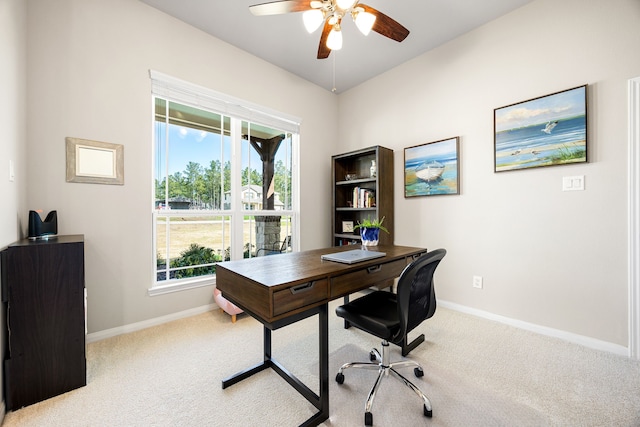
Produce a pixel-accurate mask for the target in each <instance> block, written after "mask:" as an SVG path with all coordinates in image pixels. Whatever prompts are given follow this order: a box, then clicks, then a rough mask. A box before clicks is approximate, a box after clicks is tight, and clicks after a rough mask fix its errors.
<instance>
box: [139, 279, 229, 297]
mask: <svg viewBox="0 0 640 427" xmlns="http://www.w3.org/2000/svg"><path fill="white" fill-rule="evenodd" d="M215 284H216V277H215V276H210V277H205V278H201V279H184V280H174V281H172V282H171V283H168V284H164V285H157V286H154V287H152V288H149V289H148V294H149V296H151V297H154V296H157V295H165V294H170V293H173V292H180V291H186V290H189V289H195V288H202V287H204V286H212V285H215Z"/></svg>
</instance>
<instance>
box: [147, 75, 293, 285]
mask: <svg viewBox="0 0 640 427" xmlns="http://www.w3.org/2000/svg"><path fill="white" fill-rule="evenodd" d="M151 74H152V88H153V113H154V114H153V115H154V120H153V129H154V132H153V133H154V137H153V145H154V150H153V162H154V166H153V170H154V172H153V173H154V176H153V181H154V185H153V200H154V203H153V211H152V212H153V213H152V218H153V238H154V242H153V243H154V244H153V247H154V253H155V265H154V278H153V284H152V287H151V289H150V290H149V293H150V294H151V295H154V294H160V293H167V292H173V291H176V290H181V289H185V288H192V287H196V286H205V285H210V284H213V283H215V269H216V264H217V263H218V262H221V261H226V260H231V259H241V258H243V257H244V258H247V257H254V256H264V255H270V254H273V253H279V252H280V251H281V250H286V251H289V250H293V247H294V246H296V244H295V242H296V237H297V235H298V231H297V229H298V218H299V208H298V203H299V202H298V195H297V191H298V184H297V177H298V170H297V164H298V161H297V157H298V156H297V153H298V150H297V148H298V147H297V146H298V141H299V138H298V134H297V132H293V131H292V129H291V128H292V127H293V130H297V125H296V126H291V123H290V121H289V120H280V121H278V120H277V117H276V119H274V117H273V114H272V112H268V113H264V115H263V116H261V115H260V114H257V115H256V114H255V112H254V111H252V114H251V116H252V117H254V116H256V118H254V119H253V120H246V119H245V117H243V114H242V112H241V113H240V114H237V116H234V115H233V114H232V113H229V112H228V111H227V112H226V113H225V111H221V110H225V109H226V106H225V102H224V101H225V97H226V95H221V94H218V93H215V92H211V91H209V90H207V89H205V88H201V87H197V86H194V85H190V84H188V83H186V82H182V81H179V80H176V79H172V78H170V77H168V76H164V75H162V74H160V73H155V72H152V73H151ZM154 77H155V79H154ZM175 86H177V87H178V88H179V89H181V92H182V93H181V94H180V96H178V97H175V96H172V95H173V94H174V93H176V92H178V91H176V88H175ZM188 91H190V92H192V94H191V95H192V96H191V97H189V96H185V94H184V92H188ZM196 95H197V96H196ZM207 97H210V98H212V99H210V102H209V103H208V105H206V104H207V103H206V102H204V104H205V105H203V98H204V99H205V100H206V99H207ZM175 98H177V99H175ZM221 98H222V100H221ZM227 99H228V97H227ZM190 101H191V102H190ZM213 101H215V102H213ZM227 102H228V103H229V104H232V105H233V106H234V107H236V109H237V104H236V103H238V100H236V99H231V101H227ZM214 107H218V108H217V110H216V109H214ZM249 108H250V109H255V108H256V107H255V106H253V105H252V106H249V107H248V109H249ZM227 109H228V108H227ZM260 118H262V119H264V122H267V124H262V123H259V122H257V120H259V119H260ZM278 125H280V126H278ZM283 128H284V129H283ZM276 211H277V213H276ZM283 242H287V243H286V245H283Z"/></svg>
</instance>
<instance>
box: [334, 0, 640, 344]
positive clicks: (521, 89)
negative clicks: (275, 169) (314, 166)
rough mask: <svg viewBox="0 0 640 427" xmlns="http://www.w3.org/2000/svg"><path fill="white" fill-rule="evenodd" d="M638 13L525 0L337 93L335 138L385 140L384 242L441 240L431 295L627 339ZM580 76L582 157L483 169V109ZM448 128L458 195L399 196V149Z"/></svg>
mask: <svg viewBox="0 0 640 427" xmlns="http://www.w3.org/2000/svg"><path fill="white" fill-rule="evenodd" d="M638 23H640V3H639V2H638V1H637V0H589V1H585V0H562V1H557V0H538V1H534V2H532V3H530V4H529V5H527V6H524V7H523V8H521V9H518V10H516V11H514V12H512V13H510V14H508V15H505V16H503V17H502V18H500V19H498V20H496V21H494V22H491V23H489V24H487V25H485V26H484V27H481V28H479V29H477V30H475V31H472V32H470V33H468V34H466V35H464V36H462V37H460V38H458V39H456V40H454V41H452V42H450V43H448V44H446V45H444V46H442V47H440V48H438V49H435V50H433V51H431V52H429V53H427V54H425V55H423V56H421V57H419V58H416V59H414V60H412V61H409V62H407V63H405V64H403V65H401V66H400V67H397V68H395V69H393V70H391V71H390V72H388V73H386V74H384V75H382V76H379V77H378V78H375V79H372V80H370V81H368V82H366V83H364V84H362V85H360V86H358V87H356V88H354V89H352V90H350V91H348V92H346V93H344V94H341V95H340V98H339V110H340V118H341V122H340V124H341V126H340V129H339V139H340V141H341V143H342V144H345V146H344V149H355V148H358V147H361V146H365V145H370V144H372V143H376V144H380V145H384V146H387V147H389V148H392V149H394V150H395V167H396V174H395V182H396V200H395V202H396V204H395V207H396V235H395V243H396V244H405V245H416V246H427V247H428V248H431V249H435V248H438V247H444V248H446V249H447V250H448V255H447V258H445V260H444V261H443V263H442V264H441V267H440V270H439V272H438V277H437V279H438V280H437V295H438V297H439V299H441V300H445V301H449V302H453V303H455V304H460V305H463V306H466V307H470V308H472V309H475V310H481V311H486V312H490V313H493V314H496V315H499V316H505V317H507V318H511V319H517V320H519V321H522V322H529V323H533V324H537V325H540V326H543V327H549V328H554V329H558V330H562V331H567V332H570V333H572V334H577V335H582V336H586V337H591V338H594V339H596V340H602V341H606V342H610V343H614V344H617V345H621V346H624V347H626V346H627V339H628V337H627V327H628V325H627V319H628V313H627V312H628V309H627V308H628V307H627V304H628V300H627V228H626V214H627V169H626V166H627V159H626V154H627V152H626V147H627V98H626V96H627V81H628V79H630V78H633V77H636V76H638V75H640V55H638V54H637V52H638V47H639V46H640V25H638ZM583 84H588V85H589V88H588V103H589V106H588V114H589V116H588V120H589V123H588V126H589V130H588V139H589V142H588V144H589V145H588V150H589V152H588V155H589V163H588V164H577V165H567V166H558V167H547V168H539V169H531V170H523V171H514V172H503V173H494V172H493V111H494V109H495V108H498V107H502V106H505V105H509V104H512V103H516V102H520V101H524V100H527V99H530V98H534V97H538V96H542V95H546V94H550V93H553V92H557V91H561V90H564V89H569V88H572V87H575V86H579V85H583ZM390 123H392V124H393V126H389V124H390ZM454 136H460V138H461V169H460V174H461V194H460V195H456V196H436V197H421V198H411V199H405V198H404V191H403V179H404V176H403V161H404V159H403V155H404V151H403V149H404V148H405V147H409V146H413V145H418V144H421V143H426V142H431V141H437V140H441V139H445V138H449V137H454ZM570 175H585V180H586V190H585V191H582V192H562V191H561V188H562V187H561V184H562V177H563V176H570ZM408 224H411V226H408ZM473 275H480V276H483V277H484V289H483V290H478V289H473V288H472V276H473Z"/></svg>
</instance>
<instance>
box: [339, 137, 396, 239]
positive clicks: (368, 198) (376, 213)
mask: <svg viewBox="0 0 640 427" xmlns="http://www.w3.org/2000/svg"><path fill="white" fill-rule="evenodd" d="M331 159H332V174H331V175H332V178H333V204H332V208H333V215H332V221H331V225H332V227H331V228H332V233H333V235H332V242H333V243H332V244H333V246H342V245H346V244H360V243H361V239H360V234H359V230H356V231H355V232H352V231H349V230H350V228H349V225H353V226H355V225H357V224H358V221H362V220H364V219H367V218H370V219H374V218H378V219H382V218H383V217H384V223H383V225H384V226H385V227H386V228H387V229H388V230H389V233H388V234H387V233H385V232H380V244H381V245H392V244H393V221H394V218H393V217H394V215H393V150H391V149H389V148H385V147H381V146H375V147H369V148H364V149H362V150H357V151H352V152H349V153H345V154H339V155H336V156H333V157H332V158H331ZM374 163H375V168H376V171H375V174H372V173H371V166H372V165H373V164H374Z"/></svg>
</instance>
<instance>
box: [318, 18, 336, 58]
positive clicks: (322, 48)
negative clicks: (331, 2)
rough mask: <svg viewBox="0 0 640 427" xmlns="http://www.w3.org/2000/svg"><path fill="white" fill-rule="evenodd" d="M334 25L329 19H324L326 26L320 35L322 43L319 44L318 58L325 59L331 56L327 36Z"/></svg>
mask: <svg viewBox="0 0 640 427" xmlns="http://www.w3.org/2000/svg"><path fill="white" fill-rule="evenodd" d="M332 28H333V25H331V24H329V20H328V19H327V20H326V21H324V27H322V34H321V35H320V44H319V45H318V59H325V58H328V57H329V54H330V53H331V49H329V48H328V47H327V38H328V37H329V33H330V32H331V29H332Z"/></svg>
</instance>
